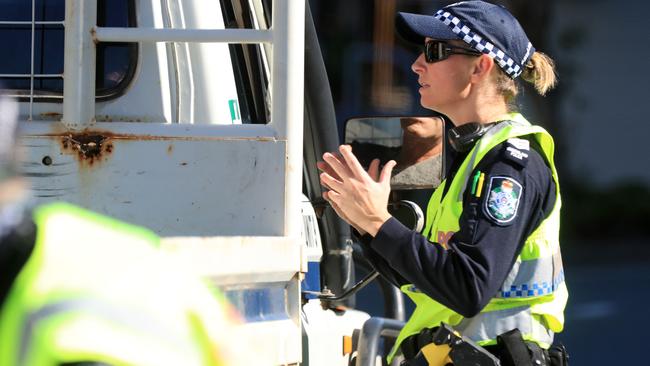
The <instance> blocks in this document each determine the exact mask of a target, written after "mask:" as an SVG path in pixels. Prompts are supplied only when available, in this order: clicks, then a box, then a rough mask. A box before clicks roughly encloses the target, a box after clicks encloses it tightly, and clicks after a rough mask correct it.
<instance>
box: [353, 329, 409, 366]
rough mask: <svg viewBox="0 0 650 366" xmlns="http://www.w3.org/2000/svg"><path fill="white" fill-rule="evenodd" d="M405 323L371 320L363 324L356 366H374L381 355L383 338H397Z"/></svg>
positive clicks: (358, 342)
mask: <svg viewBox="0 0 650 366" xmlns="http://www.w3.org/2000/svg"><path fill="white" fill-rule="evenodd" d="M403 327H404V322H400V321H398V320H394V319H385V318H374V317H373V318H370V319H368V320H366V322H365V323H363V327H362V328H361V333H360V334H359V340H358V341H357V344H358V346H357V362H356V366H374V365H375V362H376V361H377V356H381V354H380V353H379V340H380V339H381V337H387V338H397V335H398V334H399V331H400V330H401V329H402V328H403Z"/></svg>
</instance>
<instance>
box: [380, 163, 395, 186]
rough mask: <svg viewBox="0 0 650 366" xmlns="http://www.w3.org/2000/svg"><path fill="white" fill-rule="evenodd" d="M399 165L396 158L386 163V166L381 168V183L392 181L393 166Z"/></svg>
mask: <svg viewBox="0 0 650 366" xmlns="http://www.w3.org/2000/svg"><path fill="white" fill-rule="evenodd" d="M395 165H397V163H396V162H395V160H391V161H389V162H388V163H386V165H384V168H383V169H382V170H381V175H380V176H379V183H382V184H383V183H386V182H390V176H391V174H392V173H393V168H394V167H395Z"/></svg>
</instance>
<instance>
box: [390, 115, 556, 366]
mask: <svg viewBox="0 0 650 366" xmlns="http://www.w3.org/2000/svg"><path fill="white" fill-rule="evenodd" d="M504 119H505V120H506V121H504V122H501V123H499V124H497V125H495V126H494V127H493V128H491V129H490V130H488V132H487V133H486V134H485V135H484V136H483V137H482V138H481V139H480V140H479V141H478V142H477V144H476V145H475V146H474V148H473V149H472V150H471V151H470V153H469V154H468V155H467V157H466V158H465V161H464V162H463V163H462V164H461V166H460V167H459V169H458V172H457V173H456V176H455V177H454V178H453V180H452V181H451V182H449V181H447V180H446V179H445V180H444V181H443V182H442V183H441V185H440V186H439V187H438V188H437V189H436V191H435V192H434V193H433V195H432V196H431V200H430V201H429V205H428V208H427V223H426V226H425V229H424V231H423V235H424V236H425V237H427V238H429V240H430V241H432V242H434V243H436V244H432V245H438V246H439V248H440V250H445V249H444V247H443V245H444V244H446V243H445V242H446V240H447V239H448V238H449V237H450V236H451V235H452V234H453V233H455V232H457V231H458V230H459V228H460V227H459V219H460V216H461V213H462V211H463V194H464V192H465V188H466V187H467V185H468V183H469V184H471V182H470V175H471V174H472V171H473V170H474V169H475V168H476V166H477V164H478V163H479V162H480V161H481V159H482V158H483V157H484V156H485V155H486V154H487V153H488V152H489V151H490V150H491V149H492V148H494V147H495V146H497V145H499V144H500V143H502V142H504V141H506V140H508V139H510V138H515V137H522V136H527V137H529V138H531V139H534V141H536V142H537V143H538V144H539V146H541V149H542V153H543V155H544V156H545V158H546V161H547V162H548V163H549V165H550V169H551V172H552V175H553V179H554V181H555V185H556V200H555V205H554V207H553V209H552V211H551V213H550V214H549V216H548V217H547V218H546V219H544V220H543V221H542V222H541V223H540V225H539V227H538V228H536V229H535V231H533V233H531V234H530V236H529V237H528V238H527V239H526V241H525V243H524V246H523V248H522V250H521V252H520V253H519V255H518V257H517V259H516V261H515V264H514V265H513V267H512V269H511V270H510V272H509V274H508V276H507V277H506V280H505V281H504V283H503V285H502V286H501V289H500V290H499V291H498V292H497V294H495V296H494V297H493V298H492V299H491V300H490V302H489V303H488V304H487V305H486V306H485V307H484V308H483V309H482V310H481V312H480V313H479V314H478V315H476V316H474V317H471V318H465V317H463V316H461V315H460V314H458V313H456V312H455V311H453V310H451V309H449V308H447V307H445V306H444V305H442V304H440V303H439V302H437V301H435V300H433V299H432V298H430V297H429V296H427V295H425V294H424V293H422V292H420V291H419V290H418V289H417V288H415V286H413V285H408V284H407V285H404V286H402V288H401V290H402V291H403V292H404V293H405V294H406V295H408V296H409V297H410V298H411V299H412V300H413V302H415V304H416V308H415V311H414V312H413V314H412V316H411V318H410V319H409V321H408V322H407V323H406V325H405V326H404V328H403V329H402V331H401V332H400V334H399V337H398V338H397V341H396V345H395V347H394V348H393V351H392V352H391V355H390V359H392V356H393V355H394V354H395V352H396V351H397V348H398V347H399V344H400V343H401V342H402V341H403V340H404V339H405V338H406V337H408V336H410V335H412V334H417V333H419V332H420V331H421V330H422V329H424V328H430V327H435V326H438V325H440V323H441V322H445V323H448V324H450V325H452V326H454V328H455V329H456V330H458V331H460V333H461V334H463V335H464V336H467V337H468V338H470V339H471V340H473V341H475V342H477V343H478V344H479V345H484V346H485V345H491V344H496V337H497V335H499V334H502V333H505V332H507V331H509V330H511V329H514V328H518V329H519V330H520V331H521V333H522V335H523V337H524V339H526V340H530V341H534V342H537V343H538V344H539V345H540V346H541V347H543V348H548V347H549V346H550V344H551V343H552V341H553V334H554V332H560V331H562V328H563V326H564V307H565V305H566V302H567V299H568V291H567V288H566V285H565V283H564V272H563V269H562V259H561V255H560V242H559V231H560V207H561V205H562V204H561V199H560V186H559V183H558V176H557V171H556V169H555V164H554V162H553V151H554V144H553V139H552V137H551V136H550V135H549V134H548V132H546V130H544V129H543V128H541V127H539V126H532V125H531V124H530V123H529V122H528V121H526V119H525V118H524V117H523V116H521V115H520V114H518V113H512V114H509V115H508V116H507V117H506V118H504ZM446 185H449V189H448V191H447V193H446V195H445V196H444V197H443V196H442V194H443V191H444V189H445V186H446ZM488 193H489V192H488ZM440 243H442V244H440Z"/></svg>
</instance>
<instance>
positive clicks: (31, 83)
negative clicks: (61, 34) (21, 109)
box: [29, 0, 36, 121]
mask: <svg viewBox="0 0 650 366" xmlns="http://www.w3.org/2000/svg"><path fill="white" fill-rule="evenodd" d="M34 22H36V0H32V49H31V61H30V72H29V74H30V76H29V120H30V121H31V120H32V116H33V113H34V52H35V51H34V36H35V33H36V25H35V24H34Z"/></svg>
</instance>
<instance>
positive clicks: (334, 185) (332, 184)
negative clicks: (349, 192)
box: [320, 173, 343, 192]
mask: <svg viewBox="0 0 650 366" xmlns="http://www.w3.org/2000/svg"><path fill="white" fill-rule="evenodd" d="M320 182H321V184H322V185H324V186H325V187H327V188H328V189H331V190H334V191H337V192H340V191H341V190H342V189H343V182H341V181H339V180H338V179H336V178H334V177H332V176H331V175H329V174H327V173H321V175H320Z"/></svg>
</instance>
